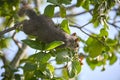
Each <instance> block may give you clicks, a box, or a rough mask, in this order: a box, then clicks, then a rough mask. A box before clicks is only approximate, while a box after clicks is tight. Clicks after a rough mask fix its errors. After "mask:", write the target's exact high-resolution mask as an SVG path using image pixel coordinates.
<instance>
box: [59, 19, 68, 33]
mask: <svg viewBox="0 0 120 80" xmlns="http://www.w3.org/2000/svg"><path fill="white" fill-rule="evenodd" d="M61 28H62V29H63V30H64V31H65V32H67V33H68V34H70V29H69V24H68V20H66V19H65V20H63V21H62V23H61Z"/></svg>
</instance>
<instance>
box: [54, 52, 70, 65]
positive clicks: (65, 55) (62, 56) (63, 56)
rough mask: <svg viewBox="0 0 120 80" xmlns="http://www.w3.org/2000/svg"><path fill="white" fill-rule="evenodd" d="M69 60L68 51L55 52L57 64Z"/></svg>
mask: <svg viewBox="0 0 120 80" xmlns="http://www.w3.org/2000/svg"><path fill="white" fill-rule="evenodd" d="M69 60H70V57H69V54H68V51H65V50H62V51H58V52H57V56H56V62H57V64H62V63H64V62H68V61H69Z"/></svg>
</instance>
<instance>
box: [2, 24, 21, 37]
mask: <svg viewBox="0 0 120 80" xmlns="http://www.w3.org/2000/svg"><path fill="white" fill-rule="evenodd" d="M21 24H22V22H21V23H18V24H15V25H14V26H13V27H11V28H8V29H6V30H4V31H1V32H0V36H2V35H4V34H5V33H7V32H10V31H12V30H15V29H17V28H19V26H20V25H21Z"/></svg>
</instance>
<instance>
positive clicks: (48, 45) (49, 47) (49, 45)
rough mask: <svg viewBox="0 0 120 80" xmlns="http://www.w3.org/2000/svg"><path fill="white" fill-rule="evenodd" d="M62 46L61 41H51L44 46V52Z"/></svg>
mask: <svg viewBox="0 0 120 80" xmlns="http://www.w3.org/2000/svg"><path fill="white" fill-rule="evenodd" d="M63 44H64V42H63V41H53V42H51V43H49V44H47V45H46V47H45V50H51V49H54V48H56V47H58V46H60V45H63Z"/></svg>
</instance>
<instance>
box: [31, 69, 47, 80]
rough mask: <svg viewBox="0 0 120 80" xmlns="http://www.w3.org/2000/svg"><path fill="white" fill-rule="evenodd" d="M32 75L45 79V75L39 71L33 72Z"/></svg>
mask: <svg viewBox="0 0 120 80" xmlns="http://www.w3.org/2000/svg"><path fill="white" fill-rule="evenodd" d="M34 75H35V76H36V77H40V78H46V75H44V74H43V72H42V71H40V70H35V72H34ZM32 80H35V79H32Z"/></svg>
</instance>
